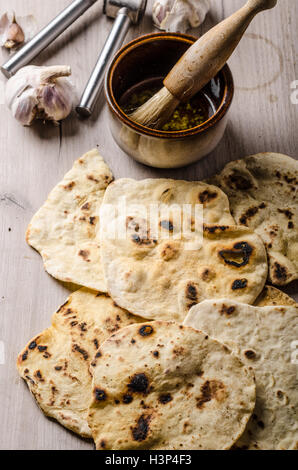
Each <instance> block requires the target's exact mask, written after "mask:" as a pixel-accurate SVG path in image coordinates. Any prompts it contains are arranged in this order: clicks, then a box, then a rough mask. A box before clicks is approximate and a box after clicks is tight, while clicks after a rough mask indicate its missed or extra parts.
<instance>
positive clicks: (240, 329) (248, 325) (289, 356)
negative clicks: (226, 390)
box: [185, 299, 298, 450]
mask: <svg viewBox="0 0 298 470" xmlns="http://www.w3.org/2000/svg"><path fill="white" fill-rule="evenodd" d="M185 324H186V325H188V326H192V327H193V328H197V329H198V330H201V331H204V332H206V333H207V334H208V335H210V336H211V337H212V338H216V339H217V340H218V341H221V342H223V343H225V344H226V345H227V346H228V347H230V348H231V349H232V350H233V352H234V353H235V354H237V355H239V356H240V357H241V359H242V360H243V362H244V363H245V364H246V365H247V366H250V367H252V368H253V370H254V372H255V376H256V385H257V401H256V408H255V411H254V414H253V416H252V418H251V420H250V422H249V424H248V426H247V429H246V431H245V433H244V434H243V436H242V437H241V438H240V440H239V441H238V442H237V448H243V449H262V450H273V449H275V450H278V449H283V450H286V449H298V416H297V412H298V376H297V370H298V369H297V363H295V357H294V355H295V349H294V348H295V342H297V338H298V308H297V307H292V306H271V307H252V306H250V305H245V304H241V303H238V302H233V301H231V300H228V299H224V300H207V301H205V302H202V303H201V304H199V305H196V306H195V307H193V308H192V309H191V311H190V312H189V314H188V316H187V317H186V319H185Z"/></svg>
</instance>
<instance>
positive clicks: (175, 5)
mask: <svg viewBox="0 0 298 470" xmlns="http://www.w3.org/2000/svg"><path fill="white" fill-rule="evenodd" d="M209 9H210V1H209V0H157V1H156V2H155V3H154V5H153V10H152V17H153V22H154V24H155V26H157V27H158V28H159V29H163V30H165V31H170V32H179V33H185V32H186V31H187V30H188V29H189V28H196V27H198V26H200V24H202V23H203V21H204V20H205V17H206V15H207V13H208V11H209Z"/></svg>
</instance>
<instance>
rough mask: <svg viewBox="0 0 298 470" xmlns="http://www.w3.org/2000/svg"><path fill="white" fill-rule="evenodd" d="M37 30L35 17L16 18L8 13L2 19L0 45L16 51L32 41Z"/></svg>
mask: <svg viewBox="0 0 298 470" xmlns="http://www.w3.org/2000/svg"><path fill="white" fill-rule="evenodd" d="M37 29H38V28H37V23H36V20H35V18H34V16H33V15H27V16H16V15H15V14H14V13H12V12H6V13H4V14H3V15H2V16H1V18H0V45H1V46H3V47H5V48H6V49H15V48H17V47H19V46H21V45H22V44H23V43H24V42H26V41H28V40H29V39H31V38H32V37H33V36H34V35H35V34H36V32H37Z"/></svg>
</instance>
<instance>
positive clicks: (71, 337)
mask: <svg viewBox="0 0 298 470" xmlns="http://www.w3.org/2000/svg"><path fill="white" fill-rule="evenodd" d="M140 321H143V319H140V318H138V317H135V316H134V315H131V314H129V313H128V312H126V311H125V310H123V309H121V308H119V307H117V305H116V304H115V303H114V302H113V300H112V299H111V298H110V297H108V296H107V294H102V293H99V292H96V291H91V290H89V289H86V288H82V289H80V290H78V291H76V292H74V293H73V294H71V295H70V297H69V298H68V299H67V301H66V302H65V303H64V304H63V305H62V306H61V307H60V308H59V309H58V310H57V312H56V313H55V314H54V315H53V317H52V326H51V327H50V328H48V329H47V330H45V331H43V332H42V333H40V334H39V335H37V336H36V337H34V338H33V339H32V340H31V341H30V342H29V343H28V344H27V346H26V347H25V348H24V349H23V351H22V352H21V353H20V354H19V356H18V361H17V367H18V370H19V373H20V375H21V377H23V379H24V380H25V381H26V382H27V385H28V387H29V389H30V391H31V393H32V394H33V396H34V398H35V399H36V401H37V403H38V405H39V406H40V408H41V409H42V411H43V412H44V413H45V414H46V415H47V416H50V417H51V418H55V419H56V420H57V421H59V423H60V424H62V425H63V426H65V427H66V428H68V429H71V430H72V431H74V432H76V433H78V434H80V435H81V436H84V437H91V433H90V429H89V426H88V424H87V421H86V417H87V413H88V405H89V401H90V399H91V373H90V371H89V367H90V363H91V362H92V361H93V360H96V355H97V354H98V353H97V350H98V348H99V346H100V345H101V343H102V342H103V341H104V340H105V339H106V338H108V337H109V336H110V335H111V334H113V333H115V332H116V331H118V330H119V329H120V328H122V327H124V326H127V325H130V324H132V323H135V322H140Z"/></svg>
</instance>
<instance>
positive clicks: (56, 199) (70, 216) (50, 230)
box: [26, 150, 113, 292]
mask: <svg viewBox="0 0 298 470" xmlns="http://www.w3.org/2000/svg"><path fill="white" fill-rule="evenodd" d="M112 180H113V176H112V173H111V170H110V169H109V167H108V166H107V165H106V163H105V162H104V160H103V158H102V157H101V156H100V155H99V153H98V151H97V150H91V151H90V152H88V153H86V154H85V155H83V156H82V157H81V158H79V159H78V160H76V161H75V163H74V165H73V167H72V169H71V170H70V171H69V172H68V173H67V174H66V175H65V176H64V178H63V180H62V181H61V182H60V183H59V184H58V185H57V186H56V187H55V188H54V189H53V190H52V191H51V193H50V194H49V196H48V199H47V200H46V202H45V203H44V204H43V206H42V207H41V208H40V209H39V210H38V212H37V213H36V214H35V215H34V217H33V219H32V220H31V222H30V224H29V226H28V229H27V233H26V239H27V242H28V243H29V245H31V246H32V247H33V248H35V250H37V251H38V252H39V253H40V254H41V256H42V259H43V262H44V266H45V269H46V271H47V272H48V273H49V274H51V275H52V276H53V277H55V278H56V279H59V280H60V281H65V282H71V283H74V284H78V285H82V286H85V287H89V288H91V289H96V290H99V291H102V292H106V284H105V280H104V275H103V271H102V265H101V262H100V250H99V241H98V239H97V237H96V234H97V231H98V226H99V208H100V205H101V203H102V200H103V195H104V192H105V189H106V187H107V186H108V184H109V183H110V182H111V181H112Z"/></svg>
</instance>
